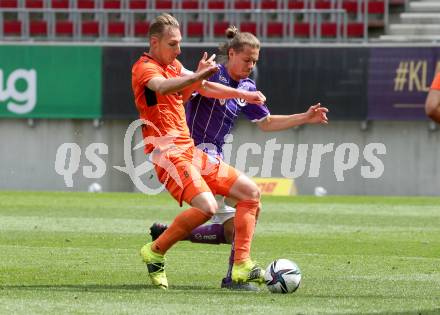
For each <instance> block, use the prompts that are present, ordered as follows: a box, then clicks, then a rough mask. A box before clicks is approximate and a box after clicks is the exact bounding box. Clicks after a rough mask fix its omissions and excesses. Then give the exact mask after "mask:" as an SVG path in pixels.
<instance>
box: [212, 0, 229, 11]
mask: <svg viewBox="0 0 440 315" xmlns="http://www.w3.org/2000/svg"><path fill="white" fill-rule="evenodd" d="M225 8H226V3H225V1H224V0H208V9H211V10H222V9H225Z"/></svg>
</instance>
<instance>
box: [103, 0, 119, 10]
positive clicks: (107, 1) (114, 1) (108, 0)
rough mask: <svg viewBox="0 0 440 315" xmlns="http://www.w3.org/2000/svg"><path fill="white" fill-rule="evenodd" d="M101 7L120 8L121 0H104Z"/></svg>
mask: <svg viewBox="0 0 440 315" xmlns="http://www.w3.org/2000/svg"><path fill="white" fill-rule="evenodd" d="M102 7H103V8H104V9H110V10H111V9H113V10H117V9H120V8H121V1H120V0H104V1H103V3H102Z"/></svg>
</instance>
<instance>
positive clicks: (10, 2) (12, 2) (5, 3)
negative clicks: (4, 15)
mask: <svg viewBox="0 0 440 315" xmlns="http://www.w3.org/2000/svg"><path fill="white" fill-rule="evenodd" d="M17 7H18V0H0V8H5V9H6V8H11V9H15V8H17Z"/></svg>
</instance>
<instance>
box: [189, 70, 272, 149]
mask: <svg viewBox="0 0 440 315" xmlns="http://www.w3.org/2000/svg"><path fill="white" fill-rule="evenodd" d="M219 68H220V71H218V72H217V73H216V74H215V75H213V76H212V77H211V78H209V81H211V82H217V83H221V84H223V85H226V86H229V87H232V88H237V89H243V90H248V91H256V90H257V88H256V86H255V82H254V81H252V80H251V79H249V78H247V79H243V80H240V81H238V82H237V81H235V80H233V79H232V78H231V77H230V76H229V74H228V71H227V70H226V67H225V66H224V65H219ZM240 112H242V113H243V114H244V115H245V116H246V117H247V118H248V119H249V120H251V121H253V122H256V121H260V120H263V119H265V118H266V117H267V116H269V115H270V113H269V110H268V108H267V107H266V105H255V104H248V103H246V101H244V100H242V99H232V98H231V99H220V100H219V99H214V98H207V97H204V96H202V95H200V94H195V95H194V96H193V97H192V98H191V99H190V100H189V101H188V103H187V105H186V121H187V123H188V127H189V131H190V132H191V137H192V138H193V139H194V142H195V144H196V145H199V144H201V143H212V144H213V145H214V146H215V147H216V149H217V154H219V155H222V146H223V144H224V143H225V141H224V138H225V136H226V135H227V134H229V133H230V132H231V129H232V127H233V126H234V121H235V119H237V117H238V115H239V114H240Z"/></svg>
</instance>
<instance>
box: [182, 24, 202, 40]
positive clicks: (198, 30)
mask: <svg viewBox="0 0 440 315" xmlns="http://www.w3.org/2000/svg"><path fill="white" fill-rule="evenodd" d="M186 30H187V33H188V37H203V22H199V21H189V22H188V23H187V29H186Z"/></svg>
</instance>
